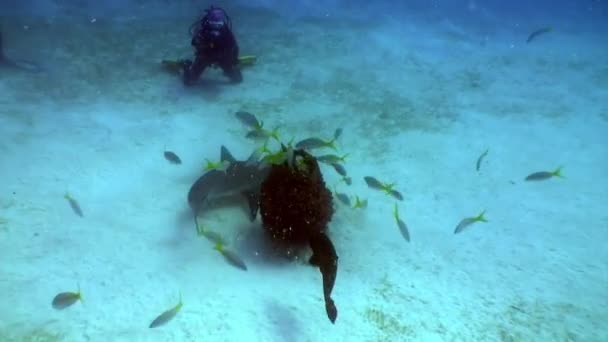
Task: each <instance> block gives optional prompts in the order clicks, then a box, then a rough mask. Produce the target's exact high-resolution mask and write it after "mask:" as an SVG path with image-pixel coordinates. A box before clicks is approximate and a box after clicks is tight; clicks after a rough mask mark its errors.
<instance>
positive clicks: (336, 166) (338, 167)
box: [330, 163, 348, 177]
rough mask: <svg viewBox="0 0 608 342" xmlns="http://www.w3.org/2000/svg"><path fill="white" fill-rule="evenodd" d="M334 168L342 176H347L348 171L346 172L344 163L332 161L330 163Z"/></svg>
mask: <svg viewBox="0 0 608 342" xmlns="http://www.w3.org/2000/svg"><path fill="white" fill-rule="evenodd" d="M330 165H331V166H332V167H333V168H334V170H336V172H337V173H338V174H339V175H340V176H342V177H347V175H348V174H347V173H346V169H345V168H344V166H342V164H338V163H331V164H330Z"/></svg>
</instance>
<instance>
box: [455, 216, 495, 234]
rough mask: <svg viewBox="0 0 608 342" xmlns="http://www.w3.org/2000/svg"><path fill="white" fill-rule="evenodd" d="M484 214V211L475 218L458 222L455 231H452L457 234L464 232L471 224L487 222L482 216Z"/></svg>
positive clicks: (466, 218) (467, 218)
mask: <svg viewBox="0 0 608 342" xmlns="http://www.w3.org/2000/svg"><path fill="white" fill-rule="evenodd" d="M485 213H486V211H485V210H484V211H482V212H481V213H480V214H479V215H477V216H473V217H465V218H463V219H462V220H461V221H460V223H458V225H457V226H456V229H454V234H458V233H460V232H462V231H464V230H465V229H467V228H468V227H470V226H471V225H472V224H473V223H476V222H488V220H487V219H486V218H485V216H484V215H485Z"/></svg>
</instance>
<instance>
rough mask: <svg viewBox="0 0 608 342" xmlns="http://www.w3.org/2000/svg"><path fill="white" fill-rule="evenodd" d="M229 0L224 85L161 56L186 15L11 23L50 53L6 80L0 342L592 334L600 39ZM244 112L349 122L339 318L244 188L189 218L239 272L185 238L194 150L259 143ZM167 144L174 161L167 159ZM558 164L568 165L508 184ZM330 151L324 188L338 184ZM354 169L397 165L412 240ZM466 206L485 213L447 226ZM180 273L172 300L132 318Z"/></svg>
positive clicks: (605, 266) (606, 252)
mask: <svg viewBox="0 0 608 342" xmlns="http://www.w3.org/2000/svg"><path fill="white" fill-rule="evenodd" d="M234 11H235V12H234V14H233V20H234V22H235V26H236V30H237V33H238V34H239V35H240V38H239V39H240V40H241V41H242V44H241V46H242V53H243V54H249V53H254V54H257V55H259V56H260V60H259V64H258V65H256V66H255V67H253V68H250V69H247V70H246V71H244V77H245V82H244V83H243V84H241V85H238V86H230V85H217V82H218V81H219V82H223V78H222V76H221V74H220V73H219V72H217V71H213V70H211V71H209V72H207V73H205V74H204V76H203V79H204V82H205V85H203V86H199V87H196V88H194V89H183V87H182V86H181V84H180V82H179V80H175V79H173V78H171V77H170V76H167V75H165V74H163V73H162V72H160V71H158V68H157V66H156V65H155V63H157V62H158V61H159V60H160V59H162V58H175V57H182V56H183V57H186V56H189V53H190V50H189V47H188V46H187V44H188V38H187V36H184V31H185V30H186V29H187V26H188V25H189V20H190V19H189V18H188V19H183V18H179V19H173V20H172V21H167V22H158V21H157V22H155V23H154V24H155V25H152V24H150V22H147V21H145V20H134V21H128V22H127V23H126V24H125V25H126V26H125V27H119V28H116V30H118V31H119V32H122V34H121V37H118V36H115V37H112V36H111V35H105V36H104V37H103V38H100V37H99V35H100V34H102V33H101V32H102V31H103V30H104V27H105V28H107V27H108V26H109V25H110V23H108V22H107V21H104V20H103V19H100V21H99V22H98V23H97V26H92V24H91V25H88V24H87V23H86V22H84V23H81V24H82V25H81V26H77V27H78V28H80V29H83V30H85V31H83V32H84V33H83V34H80V35H79V34H76V33H73V32H72V34H71V36H69V37H70V38H67V37H64V36H62V35H59V36H54V37H53V38H52V39H50V40H45V38H44V37H45V31H47V30H48V31H51V32H53V31H54V30H57V31H59V30H65V27H63V26H61V25H64V26H65V23H64V24H62V23H59V22H53V23H48V24H36V23H35V22H34V21H30V22H28V21H27V20H25V19H24V21H25V22H17V23H13V24H12V26H10V29H7V30H6V31H7V33H6V35H7V37H6V40H7V43H6V44H7V52H11V53H14V54H17V53H18V52H19V51H20V50H19V48H20V47H21V48H22V49H26V50H27V48H28V44H27V43H26V42H21V41H18V39H19V38H16V37H15V36H14V35H15V34H17V32H18V28H19V26H20V25H19V24H21V25H24V24H27V25H29V28H28V31H23V32H21V34H23V35H24V38H23V39H24V40H27V39H32V40H35V41H37V42H42V43H41V44H42V46H43V47H44V48H47V49H48V50H42V51H41V52H39V55H37V56H36V57H40V56H42V55H44V54H45V53H47V52H48V55H49V56H50V57H49V59H48V60H47V61H45V66H46V67H47V69H48V72H47V73H44V74H41V75H30V74H20V73H15V72H6V71H5V70H3V71H2V73H3V75H2V79H0V94H2V95H1V96H0V127H1V130H2V134H1V138H0V139H1V140H0V152H1V155H2V157H1V159H0V165H1V168H0V189H2V192H1V193H0V210H1V211H0V293H2V300H1V303H0V340H2V341H5V340H7V341H8V340H15V341H16V340H24V339H25V337H24V336H26V335H28V334H29V335H31V336H38V335H39V337H38V338H40V339H42V340H44V339H43V338H44V334H46V333H48V334H50V335H47V337H48V340H52V338H51V337H52V336H53V335H58V336H60V337H62V338H61V340H65V341H290V342H291V341H495V340H502V341H541V340H543V341H551V340H561V341H602V340H608V331H607V329H606V328H605V322H606V320H607V319H608V309H607V308H608V287H607V286H606V284H607V283H608V247H606V246H607V245H606V241H607V239H608V214H606V212H607V210H606V202H607V200H608V183H607V178H606V175H607V174H608V173H607V172H608V158H607V156H608V148H607V146H608V144H607V143H608V141H607V140H606V139H607V138H606V136H607V135H606V134H607V133H608V106H607V103H608V90H607V89H608V71H607V69H606V63H607V61H608V52H607V51H606V50H605V49H604V50H600V47H599V43H598V42H599V38H596V37H593V36H581V35H576V34H573V33H570V32H561V33H560V32H554V33H550V34H547V35H546V36H542V37H540V38H539V39H538V41H536V42H534V43H533V44H529V45H526V44H522V41H523V40H525V37H526V35H527V31H525V30H524V31H522V32H516V33H514V32H508V30H506V29H503V30H501V31H493V30H490V29H488V34H481V33H480V32H479V31H483V30H481V29H480V30H478V31H475V30H473V29H470V28H463V27H459V26H458V25H457V24H454V23H449V22H447V21H443V22H437V21H434V20H432V19H426V18H424V17H423V16H420V17H416V16H415V15H413V14H412V17H411V18H409V19H410V21H409V23H407V22H405V23H404V22H403V21H400V22H399V21H396V20H394V21H388V23H386V24H382V23H378V25H374V26H373V27H368V26H365V25H363V24H362V23H361V22H359V21H351V20H346V19H344V20H342V19H341V18H339V17H336V16H331V17H330V18H327V17H321V18H320V19H316V20H309V19H306V18H299V19H298V18H290V19H287V18H285V21H289V23H290V24H289V25H288V27H284V26H279V25H281V24H283V23H284V22H283V21H282V20H281V18H280V17H273V16H272V15H271V14H268V13H266V12H264V11H260V13H257V12H251V11H250V12H246V11H239V9H238V8H237V9H235V10H234ZM246 13H248V15H245V14H246ZM256 14H259V15H260V16H264V15H265V16H266V17H259V18H258V17H256ZM260 23H264V25H261V24H260ZM104 25H105V26H104ZM146 25H148V26H150V27H152V28H151V29H150V30H149V31H150V32H147V31H146V30H143V29H141V28H145V27H146ZM256 25H258V26H256ZM161 27H164V29H161ZM246 27H247V28H248V29H246ZM138 28H139V29H138ZM120 30H122V31H120ZM164 30H169V31H170V32H169V33H167V34H166V35H160V34H159V32H163V31H164ZM9 32H10V33H11V34H12V35H13V36H12V37H10V36H9ZM62 32H64V33H65V32H66V31H62ZM142 32H143V33H142ZM146 32H147V33H146ZM165 32H166V31H165ZM128 34H132V35H133V36H132V37H130V38H129V37H128V36H127V37H125V36H126V35H128ZM142 34H143V35H142ZM145 34H147V35H145ZM122 35H125V36H122ZM522 35H523V36H522ZM91 37H96V38H95V39H93V40H92V41H91V44H92V47H90V48H87V47H86V46H85V47H82V45H83V44H85V38H88V39H91ZM176 37H177V38H176ZM62 39H63V40H62ZM179 39H181V40H179ZM125 42H127V43H128V42H132V43H133V44H131V45H130V46H124V45H120V44H126V43H125ZM260 42H263V44H262V45H260ZM9 43H11V44H12V48H8V45H9ZM134 43H136V44H134ZM163 44H169V45H170V46H168V47H165V46H164V45H163ZM68 45H69V47H68ZM176 49H177V50H176ZM174 51H177V52H175V53H174ZM130 56H132V57H130ZM91 70H95V71H91ZM239 109H244V110H248V111H251V112H253V113H255V114H256V115H258V116H259V117H260V118H262V119H263V120H264V122H265V123H266V124H267V125H268V126H271V127H273V126H275V125H281V127H282V128H281V131H282V134H283V137H284V138H285V139H286V140H287V139H289V138H291V137H292V136H294V137H296V139H301V138H306V137H309V136H331V134H332V133H333V131H334V129H335V128H337V127H342V128H343V129H344V135H343V137H342V138H341V141H340V148H341V152H342V151H343V152H345V153H349V154H350V155H349V157H348V162H347V163H346V164H345V166H346V167H347V169H348V171H349V173H350V174H351V176H352V178H353V180H354V184H353V185H352V186H351V187H347V186H345V185H343V184H342V185H340V186H339V189H340V191H342V192H346V193H348V194H350V195H353V196H354V195H355V194H357V195H359V196H361V197H362V198H366V199H368V200H369V206H368V208H367V209H365V210H353V209H349V208H346V207H344V206H343V205H341V204H340V203H338V202H336V213H335V215H334V218H333V221H332V223H331V225H330V227H329V231H330V235H331V238H332V240H333V242H334V244H335V245H336V248H337V250H338V253H339V256H340V260H339V272H338V278H337V281H336V286H335V288H334V292H333V297H334V299H335V301H336V304H337V306H338V309H339V316H338V320H337V322H336V324H335V325H332V324H331V323H330V322H329V321H328V319H327V316H326V313H325V309H324V305H323V299H322V291H321V289H322V287H321V276H320V273H319V271H318V270H316V269H315V268H313V267H309V266H307V265H305V264H303V263H289V262H285V261H283V260H280V259H277V258H274V257H272V256H270V255H267V254H268V253H269V251H268V250H267V249H265V248H264V246H265V245H264V243H263V240H264V235H263V231H262V229H261V227H260V225H259V218H258V220H257V221H256V222H255V223H254V224H253V225H252V224H250V223H249V222H248V220H247V217H246V214H245V212H244V211H243V210H242V205H241V203H239V202H236V203H235V206H234V207H228V208H222V209H217V210H215V211H213V212H209V213H207V214H206V215H205V217H204V218H203V221H204V222H205V224H206V225H207V226H208V227H209V228H210V229H213V230H217V231H221V232H222V233H223V234H225V235H226V236H227V237H228V238H229V240H230V242H231V245H232V246H233V247H234V248H238V250H239V251H241V253H242V254H243V258H244V259H245V261H246V263H247V264H248V267H249V270H248V271H247V272H243V271H240V270H238V269H235V268H233V267H231V266H229V265H228V264H226V262H225V261H224V260H223V258H222V257H221V255H219V254H218V253H217V252H216V251H214V250H213V249H212V245H211V244H210V243H209V242H207V241H205V240H204V239H202V238H199V237H197V236H196V235H195V231H194V227H193V224H192V220H191V217H190V213H189V209H188V206H187V202H186V194H187V192H188V189H189V187H190V185H191V184H192V183H193V182H194V180H196V178H197V177H198V176H200V174H201V172H202V166H203V163H204V159H205V158H209V159H212V160H215V159H217V158H218V156H219V148H220V146H221V145H222V144H225V145H226V146H227V147H229V149H230V150H231V151H232V152H233V153H234V154H235V155H236V156H237V157H239V158H246V157H247V156H248V154H249V153H250V152H251V150H252V149H253V148H254V147H255V146H254V145H252V143H251V141H249V140H247V139H245V138H244V133H245V129H244V128H243V127H242V126H241V125H240V124H239V122H238V121H237V120H236V119H235V118H234V116H233V113H234V112H235V111H236V110H239ZM165 146H166V148H167V149H169V150H172V151H175V152H176V153H177V154H178V155H179V156H180V157H181V159H182V160H183V161H184V163H183V164H182V165H179V166H176V165H171V164H169V163H168V162H167V161H165V160H164V158H163V155H162V152H163V150H164V148H165ZM485 149H489V153H488V155H487V157H486V158H485V159H484V161H483V163H482V165H481V170H480V172H476V171H475V162H476V159H477V157H478V156H479V155H480V154H481V153H482V152H483V151H484V150H485ZM558 166H563V173H564V176H565V178H563V179H551V180H548V181H544V182H536V183H532V182H524V181H523V179H524V177H525V176H526V175H528V174H529V173H531V172H534V171H541V170H549V171H552V170H553V169H555V168H556V167H558ZM323 170H324V173H325V175H326V176H325V177H326V181H327V183H328V184H329V185H333V184H335V183H336V182H337V181H338V180H339V177H338V176H337V175H336V174H335V172H334V171H333V170H332V169H331V168H329V167H325V166H324V167H323ZM367 175H372V176H376V177H377V178H379V179H381V180H384V181H386V182H393V181H394V182H396V183H397V185H396V188H397V189H398V190H400V191H401V192H402V193H403V194H404V196H405V200H404V201H403V202H402V203H399V207H400V212H401V216H402V218H403V219H404V221H405V222H406V223H407V225H408V226H409V228H410V234H411V237H412V241H411V243H409V244H408V243H406V242H405V241H404V240H403V239H402V237H401V236H400V234H399V231H398V229H397V226H396V224H395V222H394V220H393V218H392V216H391V211H392V206H393V203H394V200H393V199H391V198H389V197H387V196H386V195H384V194H382V193H380V192H376V191H373V190H369V189H367V187H366V186H365V183H364V182H363V177H364V176H367ZM66 191H67V192H69V193H70V194H72V195H73V196H74V198H76V199H77V200H78V202H79V203H80V204H81V206H82V209H83V211H84V218H80V217H77V216H76V215H74V213H73V212H72V211H71V209H70V207H69V205H68V204H67V202H66V201H65V200H64V199H63V198H62V196H63V194H64V193H65V192H66ZM481 210H486V211H487V212H486V217H487V218H488V220H489V222H488V223H478V224H475V225H474V226H472V227H471V228H469V229H468V230H466V231H465V232H463V233H462V234H458V235H454V234H453V230H454V228H455V226H456V224H457V223H458V222H459V221H460V220H461V219H462V218H464V217H467V216H474V215H476V214H478V213H479V212H480V211H481ZM256 253H259V254H257V255H256ZM78 284H79V285H80V287H81V289H82V293H83V297H84V303H82V304H80V303H78V304H76V305H75V306H73V307H70V308H69V309H67V310H64V311H55V310H54V309H53V308H52V307H51V305H50V302H51V300H52V298H53V296H54V295H55V294H57V293H58V292H61V291H67V290H76V287H77V285H78ZM180 292H181V293H182V295H183V300H184V306H183V309H182V310H181V312H180V313H179V314H178V316H177V317H176V318H175V319H174V320H173V321H172V322H170V323H169V324H168V325H167V326H164V327H162V328H159V329H148V324H149V323H150V322H151V321H152V319H154V318H155V316H156V315H158V314H160V313H161V312H162V311H163V310H166V309H168V308H170V307H172V306H173V305H175V304H176V303H177V300H178V294H179V293H180ZM40 336H42V337H40Z"/></svg>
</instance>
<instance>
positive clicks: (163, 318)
mask: <svg viewBox="0 0 608 342" xmlns="http://www.w3.org/2000/svg"><path fill="white" fill-rule="evenodd" d="M182 306H184V304H183V302H182V293H181V292H180V293H179V303H177V305H175V306H174V307H173V308H171V309H169V310H167V311H165V312H163V313H161V314H160V315H158V317H156V318H155V319H154V320H153V321H152V323H150V326H149V328H157V327H160V326H162V325H165V324H167V323H168V322H169V321H171V320H172V319H173V318H174V317H175V315H177V313H178V312H179V310H181V308H182Z"/></svg>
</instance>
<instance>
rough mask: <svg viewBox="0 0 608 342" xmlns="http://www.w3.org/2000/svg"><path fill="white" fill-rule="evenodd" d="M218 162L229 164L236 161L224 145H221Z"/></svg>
mask: <svg viewBox="0 0 608 342" xmlns="http://www.w3.org/2000/svg"><path fill="white" fill-rule="evenodd" d="M220 160H221V161H222V162H225V161H227V162H229V163H231V164H232V163H234V162H235V161H236V159H234V156H232V153H230V151H228V149H227V148H226V146H224V145H222V149H221V151H220Z"/></svg>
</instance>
